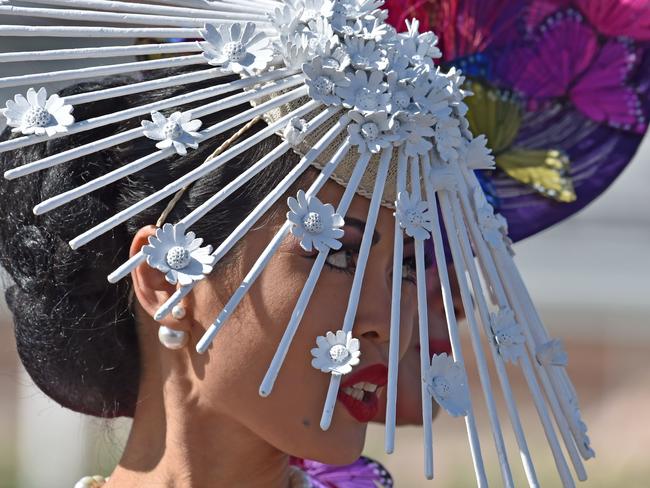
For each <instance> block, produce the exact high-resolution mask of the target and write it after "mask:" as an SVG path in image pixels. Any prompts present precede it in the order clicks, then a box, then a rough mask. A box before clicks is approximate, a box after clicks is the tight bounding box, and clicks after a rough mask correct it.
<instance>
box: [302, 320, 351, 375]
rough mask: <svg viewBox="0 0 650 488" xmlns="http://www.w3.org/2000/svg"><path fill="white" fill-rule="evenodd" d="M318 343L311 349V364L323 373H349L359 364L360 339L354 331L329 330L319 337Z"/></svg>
mask: <svg viewBox="0 0 650 488" xmlns="http://www.w3.org/2000/svg"><path fill="white" fill-rule="evenodd" d="M316 344H317V345H318V347H315V348H313V349H312V350H311V355H312V356H313V359H312V361H311V365H312V366H313V367H314V368H316V369H320V370H321V371H322V372H323V373H331V374H332V375H335V376H336V375H338V376H340V375H344V374H348V373H349V372H350V371H352V367H353V366H356V365H357V364H359V361H360V359H359V356H361V351H360V350H359V339H354V338H353V337H352V332H348V333H347V334H346V333H345V332H343V331H342V330H339V331H336V333H334V332H328V333H327V334H325V336H319V337H317V338H316Z"/></svg>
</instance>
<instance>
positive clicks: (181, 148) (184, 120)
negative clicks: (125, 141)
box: [142, 112, 202, 156]
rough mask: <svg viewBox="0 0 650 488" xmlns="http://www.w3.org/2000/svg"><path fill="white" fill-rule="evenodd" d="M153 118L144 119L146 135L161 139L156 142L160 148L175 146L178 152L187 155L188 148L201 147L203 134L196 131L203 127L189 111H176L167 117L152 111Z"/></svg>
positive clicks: (156, 139)
mask: <svg viewBox="0 0 650 488" xmlns="http://www.w3.org/2000/svg"><path fill="white" fill-rule="evenodd" d="M151 119H152V121H153V122H152V121H149V120H143V121H142V127H144V129H145V130H144V135H145V136H146V137H148V138H149V139H153V140H154V141H160V142H159V143H158V144H156V147H157V148H158V149H167V148H168V147H172V146H174V149H175V150H176V153H177V154H180V155H181V156H185V155H186V154H187V148H188V147H190V148H192V149H196V148H197V147H199V141H200V140H201V134H199V133H198V132H196V131H197V130H199V129H200V128H201V125H202V123H201V121H200V120H198V119H195V120H192V118H191V116H190V114H189V113H188V112H185V113H182V112H174V113H173V114H171V115H170V116H169V118H167V117H165V116H164V115H163V114H161V113H160V112H152V113H151Z"/></svg>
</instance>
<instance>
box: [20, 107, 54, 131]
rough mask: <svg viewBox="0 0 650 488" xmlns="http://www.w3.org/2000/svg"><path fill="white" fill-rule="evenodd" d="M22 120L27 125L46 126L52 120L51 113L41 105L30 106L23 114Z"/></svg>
mask: <svg viewBox="0 0 650 488" xmlns="http://www.w3.org/2000/svg"><path fill="white" fill-rule="evenodd" d="M23 122H24V124H25V125H27V126H29V127H47V126H48V125H50V123H51V122H52V114H51V113H50V112H48V111H47V110H45V109H44V108H43V107H32V108H30V109H29V110H28V111H27V113H26V114H25V116H24V118H23Z"/></svg>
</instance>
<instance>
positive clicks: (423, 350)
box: [410, 158, 433, 480]
mask: <svg viewBox="0 0 650 488" xmlns="http://www.w3.org/2000/svg"><path fill="white" fill-rule="evenodd" d="M410 169H411V196H412V198H413V200H414V201H419V200H421V199H422V190H421V183H420V160H419V158H413V159H411V168H410ZM414 240H415V244H414V245H415V269H416V284H417V300H418V331H419V335H420V388H421V393H422V428H423V430H424V476H426V478H427V479H429V480H431V479H433V427H432V425H431V422H433V405H432V402H433V400H432V398H431V394H430V393H429V389H428V387H427V373H428V371H429V367H430V366H431V356H430V355H429V315H428V309H427V281H426V265H425V261H424V241H423V240H421V239H418V238H415V239H414Z"/></svg>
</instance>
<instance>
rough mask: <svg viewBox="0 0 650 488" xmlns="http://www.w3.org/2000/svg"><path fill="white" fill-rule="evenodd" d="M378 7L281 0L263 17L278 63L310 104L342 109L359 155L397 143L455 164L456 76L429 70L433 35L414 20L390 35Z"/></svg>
mask: <svg viewBox="0 0 650 488" xmlns="http://www.w3.org/2000/svg"><path fill="white" fill-rule="evenodd" d="M382 4H383V1H382V0H287V1H286V3H285V4H284V5H283V6H282V7H280V8H277V9H276V10H275V11H274V12H273V13H271V14H270V15H269V19H270V21H271V24H272V26H273V28H274V29H275V31H276V33H277V36H275V37H274V36H273V35H272V34H271V45H272V46H273V48H274V51H275V53H276V55H278V56H279V57H281V58H282V61H283V64H284V65H285V66H288V67H292V68H302V70H303V72H304V74H305V75H306V77H307V81H306V82H307V85H308V87H309V95H310V97H311V98H312V99H314V100H316V101H320V102H322V103H324V104H326V105H334V106H342V107H345V108H347V109H349V110H350V114H351V118H352V120H353V123H351V124H350V125H349V126H348V131H349V133H350V136H351V142H352V144H354V145H356V146H357V147H358V149H359V152H367V151H369V152H371V153H377V152H379V151H380V150H382V149H384V148H387V147H390V146H391V145H393V146H399V145H404V149H405V151H406V153H407V154H408V155H409V156H413V157H415V156H418V155H422V154H425V153H427V152H428V151H430V150H432V149H435V150H436V151H437V152H438V154H437V155H438V156H439V157H440V159H441V160H442V161H444V162H451V163H453V162H457V161H458V160H459V159H460V158H461V157H462V156H463V155H464V154H468V150H467V149H465V148H464V146H466V145H467V144H469V142H470V141H471V134H470V133H469V132H468V131H467V121H466V120H465V114H466V112H467V106H466V105H465V104H464V103H463V99H464V97H465V96H466V92H464V91H463V90H462V89H461V85H462V83H463V82H464V78H463V77H462V76H461V75H460V73H459V72H458V71H456V70H451V71H450V72H448V73H444V72H443V71H442V70H441V69H440V67H439V66H436V65H435V63H434V60H435V59H437V58H440V57H441V52H440V50H439V49H438V47H437V43H438V38H437V37H436V35H435V34H434V33H432V32H425V33H420V32H419V31H418V28H419V23H418V21H416V20H414V21H412V22H410V23H407V27H408V30H407V31H406V32H403V33H397V31H396V30H395V29H394V28H393V27H391V26H390V25H388V24H387V23H386V17H387V13H386V11H384V10H380V7H381V6H382ZM471 154H472V155H475V154H477V151H476V150H472V151H471ZM486 157H487V156H486Z"/></svg>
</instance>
